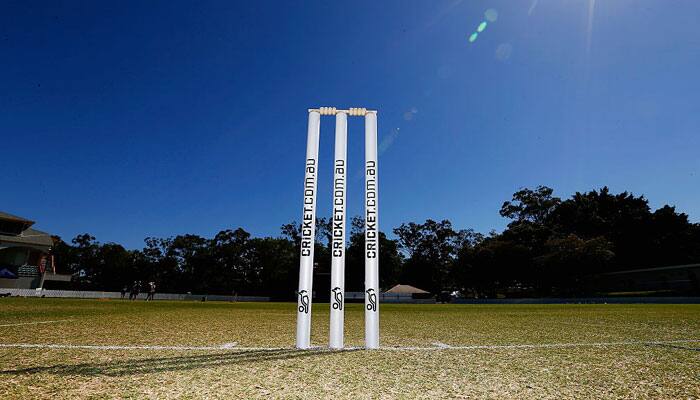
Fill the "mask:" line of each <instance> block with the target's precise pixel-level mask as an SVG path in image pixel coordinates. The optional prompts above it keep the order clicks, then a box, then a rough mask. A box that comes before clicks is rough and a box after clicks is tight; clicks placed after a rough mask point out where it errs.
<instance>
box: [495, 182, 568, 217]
mask: <svg viewBox="0 0 700 400" xmlns="http://www.w3.org/2000/svg"><path fill="white" fill-rule="evenodd" d="M552 193H554V189H552V188H549V187H547V186H537V188H536V189H535V190H532V189H527V188H523V189H520V190H519V191H517V192H515V193H513V199H512V200H511V201H506V202H504V203H503V205H502V206H501V211H500V214H501V216H502V217H504V218H509V219H512V220H513V222H511V224H518V223H522V222H524V221H529V222H532V223H535V224H544V223H545V222H546V220H547V218H548V217H549V216H550V215H551V214H552V212H553V211H554V210H555V209H556V208H557V207H558V206H559V204H560V203H561V199H560V198H558V197H554V196H552Z"/></svg>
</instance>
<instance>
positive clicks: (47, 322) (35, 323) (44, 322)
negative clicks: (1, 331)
mask: <svg viewBox="0 0 700 400" xmlns="http://www.w3.org/2000/svg"><path fill="white" fill-rule="evenodd" d="M67 321H73V320H72V319H57V320H54V321H36V322H18V323H16V324H3V325H0V327H3V326H20V325H38V324H53V323H56V322H67Z"/></svg>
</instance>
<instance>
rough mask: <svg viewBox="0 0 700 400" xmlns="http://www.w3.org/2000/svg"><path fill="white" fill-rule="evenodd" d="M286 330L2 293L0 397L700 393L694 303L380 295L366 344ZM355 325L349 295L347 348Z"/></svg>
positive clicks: (175, 307)
mask: <svg viewBox="0 0 700 400" xmlns="http://www.w3.org/2000/svg"><path fill="white" fill-rule="evenodd" d="M294 324H295V305H294V304H292V303H217V302H207V303H198V302H167V301H158V302H150V303H146V302H143V301H139V302H129V301H115V300H111V301H99V300H66V299H38V298H37V299H16V298H10V299H0V337H2V344H0V346H4V347H0V398H8V399H29V398H63V399H74V398H251V397H254V398H257V397H264V398H279V397H283V398H329V397H338V398H407V399H412V398H538V399H539V398H552V399H559V398H635V399H638V398H654V399H658V398H669V399H670V398H673V399H689V398H692V399H697V398H700V305H391V304H383V305H381V323H380V324H381V344H382V346H386V347H390V348H389V349H384V350H377V351H359V350H350V351H343V352H329V351H323V350H315V351H297V350H293V349H291V346H293V341H294V329H295V327H294ZM362 330H363V323H362V305H361V304H348V305H347V311H346V345H349V346H361V345H362V335H363V332H362ZM327 335H328V304H314V314H313V333H312V341H313V343H314V344H315V345H325V344H326V343H327V341H328V339H327ZM693 340H694V341H693ZM651 342H657V343H651ZM20 344H40V345H42V346H40V347H16V346H17V345H20ZM48 344H51V345H57V346H54V347H48V348H47V347H44V346H43V345H48ZM8 346H9V347H8ZM81 346H82V347H81ZM122 346H123V347H122ZM159 346H167V347H165V348H164V347H159ZM454 347H461V348H454Z"/></svg>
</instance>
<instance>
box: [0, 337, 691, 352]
mask: <svg viewBox="0 0 700 400" xmlns="http://www.w3.org/2000/svg"><path fill="white" fill-rule="evenodd" d="M436 343H440V342H436ZM674 343H700V339H683V340H653V341H635V340H629V341H622V342H592V343H542V344H494V345H469V346H450V345H446V344H444V343H441V344H442V345H443V346H437V345H435V344H434V345H435V347H421V346H405V347H381V348H380V349H379V350H388V351H445V350H498V349H546V348H565V347H606V346H635V345H659V344H674ZM445 346H446V347H445ZM0 348H23V349H69V350H70V349H74V350H172V351H212V350H229V351H234V352H244V351H280V350H296V349H295V348H294V347H238V346H235V347H232V346H231V343H225V344H223V345H220V346H156V345H143V346H138V345H137V346H117V345H89V344H85V345H80V344H41V343H0ZM355 350H364V347H346V348H345V349H343V350H331V349H329V348H327V347H319V346H314V347H311V348H308V349H306V350H299V351H314V352H343V351H355Z"/></svg>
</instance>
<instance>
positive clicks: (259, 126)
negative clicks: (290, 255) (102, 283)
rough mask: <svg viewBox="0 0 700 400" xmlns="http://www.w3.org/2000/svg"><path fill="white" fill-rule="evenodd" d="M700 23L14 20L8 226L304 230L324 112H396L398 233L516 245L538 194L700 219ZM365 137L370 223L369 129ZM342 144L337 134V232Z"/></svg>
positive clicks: (361, 17) (301, 16)
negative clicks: (18, 221) (314, 135)
mask: <svg viewBox="0 0 700 400" xmlns="http://www.w3.org/2000/svg"><path fill="white" fill-rule="evenodd" d="M488 9H493V10H496V11H497V14H498V16H497V20H496V21H495V22H492V23H489V24H488V26H487V27H486V29H485V30H484V31H483V32H482V33H481V34H480V35H479V37H478V39H477V40H476V41H475V42H474V43H469V41H468V38H469V35H470V34H471V33H472V32H474V31H475V30H476V28H477V26H478V25H479V23H480V22H481V21H483V20H484V13H485V11H486V10H488ZM698 20H700V2H697V1H674V2H669V1H665V0H658V1H649V0H638V1H635V0H619V1H600V0H599V1H597V2H592V1H589V0H579V1H576V0H570V1H562V0H549V1H546V0H522V1H512V0H508V1H461V2H460V1H408V0H397V1H381V2H380V1H353V2H347V3H342V2H331V1H316V2H296V1H294V2H292V1H290V2H282V1H238V2H229V1H220V2H207V1H196V2H195V1H188V2H179V1H170V0H169V1H128V2H121V1H119V2H117V1H114V2H106V1H95V2H91V1H80V2H78V1H76V2H60V1H50V2H45V3H42V2H28V1H10V2H4V3H3V7H2V13H1V15H0V146H1V148H2V158H1V160H2V169H1V171H2V177H1V178H0V183H1V188H2V189H1V193H0V210H3V211H7V212H10V213H14V214H18V215H22V216H25V217H28V218H31V219H35V220H36V221H38V223H37V225H36V226H37V228H39V229H43V230H46V231H49V232H51V233H56V234H59V235H61V236H63V237H64V239H66V240H69V239H70V238H72V237H73V236H75V235H76V234H78V233H82V232H89V233H91V234H93V235H95V236H96V237H97V239H98V240H100V241H102V242H108V241H114V242H119V243H122V244H125V245H126V246H127V247H130V248H138V247H141V245H142V240H143V238H144V237H146V236H159V237H166V236H172V235H176V234H181V233H197V234H200V235H204V236H211V235H213V234H215V233H216V232H218V231H219V230H221V229H225V228H232V227H238V226H241V227H244V228H245V229H246V230H248V231H250V232H251V233H253V234H255V235H277V234H278V232H279V226H280V225H281V224H283V223H286V222H289V221H291V220H295V219H296V220H299V219H300V216H301V201H302V192H301V190H302V179H303V162H304V149H305V140H306V124H307V119H306V118H307V112H306V109H307V108H309V107H314V106H320V105H329V106H338V107H348V106H359V107H368V108H376V109H378V110H379V136H380V137H379V140H380V142H382V143H383V144H382V146H381V147H382V153H381V155H380V160H379V161H380V163H379V170H380V181H379V182H380V198H381V201H380V224H381V227H382V229H383V230H385V231H390V230H391V228H393V227H395V226H397V225H399V224H400V223H401V222H405V221H422V220H424V219H425V218H434V219H441V218H449V219H450V220H452V221H453V223H454V224H455V225H456V226H457V227H459V228H468V227H471V228H474V229H476V230H478V231H482V232H488V231H489V230H491V229H496V230H501V229H502V228H503V227H504V226H505V223H506V221H505V220H503V219H502V218H501V217H500V216H499V215H498V210H499V208H500V205H501V203H502V202H503V201H504V200H507V199H509V198H510V195H511V194H512V193H513V192H514V191H516V190H517V189H518V188H520V187H523V186H527V187H532V186H535V185H538V184H544V185H548V186H551V187H553V188H555V191H556V192H555V193H556V194H558V195H560V196H569V195H570V194H572V193H573V192H575V191H585V190H590V189H593V188H598V187H600V186H602V185H609V186H610V187H611V189H612V190H614V191H622V190H630V191H632V192H634V193H635V194H644V195H645V196H647V197H648V198H649V199H651V203H652V205H653V206H654V207H658V206H660V205H662V204H664V203H669V204H671V205H676V206H677V207H678V209H679V210H681V211H683V212H686V213H688V214H690V216H691V219H692V220H693V221H698V220H699V219H700V201H699V199H700V155H699V153H698V152H699V151H700V138H699V136H700V79H699V78H698V70H699V68H700V26H699V25H698ZM349 137H350V145H349V157H351V159H350V173H349V185H350V191H349V194H348V196H349V198H348V200H349V202H350V203H351V205H350V208H349V212H350V214H351V215H356V214H361V213H362V208H361V203H362V191H361V189H362V171H361V167H362V157H363V150H362V149H363V136H362V123H361V120H359V119H355V120H351V121H350V135H349ZM332 139H333V122H332V118H327V119H326V120H324V121H323V123H322V129H321V162H322V163H323V164H322V167H321V170H320V173H321V175H320V190H319V197H318V203H319V213H320V215H326V214H329V211H330V205H331V193H330V189H329V185H330V179H331V168H330V163H331V159H332V146H333V140H332ZM324 165H325V166H324Z"/></svg>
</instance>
